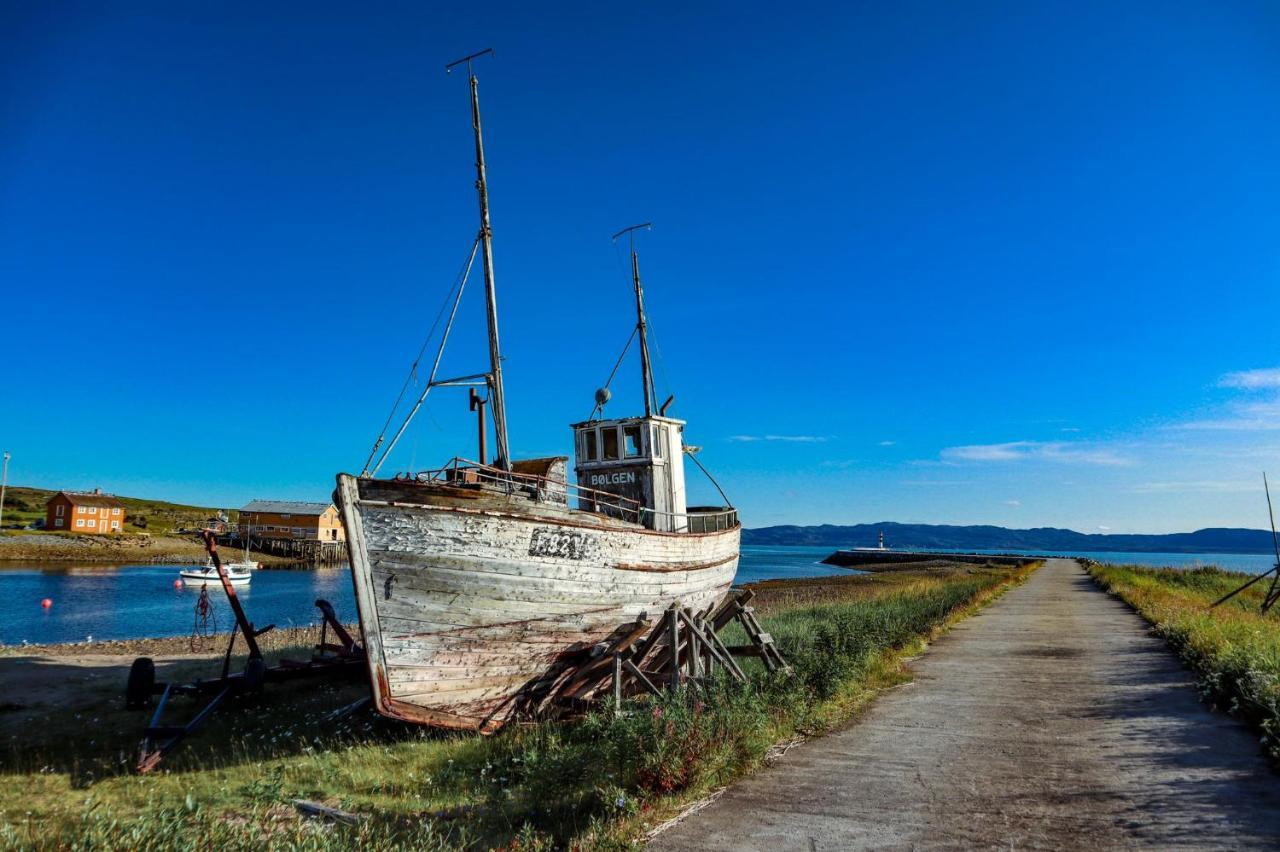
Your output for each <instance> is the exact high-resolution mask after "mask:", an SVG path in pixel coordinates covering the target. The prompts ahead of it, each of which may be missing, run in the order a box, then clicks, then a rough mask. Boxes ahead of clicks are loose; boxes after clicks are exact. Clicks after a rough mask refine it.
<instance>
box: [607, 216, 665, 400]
mask: <svg viewBox="0 0 1280 852" xmlns="http://www.w3.org/2000/svg"><path fill="white" fill-rule="evenodd" d="M641 228H644V229H645V230H646V231H648V230H651V229H652V228H653V223H652V222H642V223H641V224H639V225H632V226H631V227H629V228H623V229H622V230H621V231H619V232H618V233H616V234H614V235H613V241H614V242H615V243H616V242H617V241H618V237H620V236H622V235H623V234H626V235H627V237H628V239H629V240H630V242H631V281H632V284H634V286H635V289H636V330H637V331H638V332H639V333H640V380H641V382H643V384H644V416H645V417H652V416H653V409H654V408H656V407H657V397H656V396H655V395H654V392H653V367H652V366H651V365H650V364H649V333H648V331H647V328H646V324H645V318H644V287H642V286H641V284H640V257H639V255H637V254H636V231H638V230H640V229H641Z"/></svg>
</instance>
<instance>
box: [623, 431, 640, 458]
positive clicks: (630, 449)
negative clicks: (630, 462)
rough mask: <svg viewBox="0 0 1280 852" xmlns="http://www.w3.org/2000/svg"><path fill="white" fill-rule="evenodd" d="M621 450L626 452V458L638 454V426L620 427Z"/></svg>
mask: <svg viewBox="0 0 1280 852" xmlns="http://www.w3.org/2000/svg"><path fill="white" fill-rule="evenodd" d="M622 450H623V452H624V453H626V456H627V458H629V459H633V458H635V457H636V456H639V455H640V427H639V426H623V427H622Z"/></svg>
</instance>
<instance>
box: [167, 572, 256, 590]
mask: <svg viewBox="0 0 1280 852" xmlns="http://www.w3.org/2000/svg"><path fill="white" fill-rule="evenodd" d="M178 576H179V577H181V578H182V582H184V583H186V584H187V585H188V586H208V585H217V584H220V583H221V582H222V581H221V579H219V577H218V572H217V571H216V570H210V571H182V572H180V573H179V574H178ZM250 579H251V577H250V576H249V575H248V574H241V573H232V572H227V580H228V582H230V583H231V585H233V586H247V585H249V580H250Z"/></svg>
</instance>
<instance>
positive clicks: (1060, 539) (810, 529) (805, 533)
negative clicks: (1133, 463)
mask: <svg viewBox="0 0 1280 852" xmlns="http://www.w3.org/2000/svg"><path fill="white" fill-rule="evenodd" d="M881 532H883V533H884V537H885V544H886V545H887V546H888V547H891V548H893V549H895V550H909V549H912V548H941V549H948V550H1069V551H1077V550H1086V551H1118V552H1127V553H1271V552H1272V544H1271V532H1270V531H1269V530H1248V529H1226V528H1217V529H1203V530H1196V531H1195V532H1189V533H1170V534H1168V535H1119V534H1117V535H1111V534H1087V533H1079V532H1076V531H1075V530H1064V529H1058V528H1055V527H1038V528H1036V529H1029V530H1015V529H1006V528H1005V527H994V526H941V525H933V524H896V523H890V522H885V523H878V524H855V525H852V526H839V525H834V524H822V525H820V526H807V527H802V526H776V527H761V528H759V529H746V530H743V531H742V543H743V544H764V545H769V544H772V545H811V546H815V547H817V546H821V547H831V548H833V549H835V548H841V547H875V546H876V544H877V542H878V540H879V535H880V533H881Z"/></svg>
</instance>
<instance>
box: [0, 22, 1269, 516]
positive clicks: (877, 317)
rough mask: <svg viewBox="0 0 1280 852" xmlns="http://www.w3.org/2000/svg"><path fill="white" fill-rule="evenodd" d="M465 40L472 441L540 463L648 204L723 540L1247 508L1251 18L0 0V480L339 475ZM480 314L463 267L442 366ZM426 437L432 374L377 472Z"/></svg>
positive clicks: (462, 112) (621, 301) (656, 267)
mask: <svg viewBox="0 0 1280 852" xmlns="http://www.w3.org/2000/svg"><path fill="white" fill-rule="evenodd" d="M837 6H839V7H840V8H836V7H837ZM487 46H493V47H494V48H495V49H496V50H497V55H496V57H495V58H492V59H486V60H484V61H483V62H482V64H481V65H480V66H479V72H480V75H481V94H482V99H483V105H484V110H485V125H486V138H487V143H488V156H489V161H490V181H491V192H492V204H493V222H494V231H495V255H496V263H495V265H496V272H497V279H498V286H499V290H500V311H501V316H502V325H503V345H504V352H505V354H506V357H507V361H506V378H507V383H508V404H509V406H510V409H511V411H510V421H511V432H512V449H513V452H514V453H516V454H517V455H540V454H546V453H566V452H568V450H569V437H570V434H569V430H568V428H567V424H568V423H570V422H572V421H575V420H579V419H582V418H583V417H584V416H586V414H587V413H588V412H589V411H590V408H591V400H592V393H593V391H594V389H595V388H596V387H597V386H599V385H600V384H601V383H602V382H603V381H604V379H605V377H606V376H607V375H608V373H609V370H610V368H611V367H612V366H613V362H614V359H615V358H616V357H617V354H618V352H619V350H620V349H621V347H622V344H623V343H624V342H625V341H626V338H627V335H628V333H629V331H630V323H631V322H632V317H631V315H630V313H629V310H630V302H629V300H630V293H629V288H628V280H627V272H626V257H625V251H624V249H623V248H621V247H619V246H615V245H613V244H612V243H611V242H610V240H609V237H610V235H611V234H612V233H614V232H615V231H617V230H618V229H620V228H622V227H624V226H626V225H629V224H632V223H634V222H639V221H649V220H651V221H653V222H654V229H653V231H652V232H651V233H648V234H645V235H643V236H642V237H641V250H642V263H643V268H644V272H645V278H646V284H647V295H648V298H649V304H650V308H651V312H652V317H653V324H654V330H655V344H656V347H655V348H656V352H657V360H658V364H657V377H658V386H659V393H660V395H661V396H663V397H665V396H666V394H667V393H675V394H676V404H675V406H674V407H673V413H674V414H676V415H677V416H680V417H683V418H686V419H687V420H688V421H689V427H688V440H689V441H690V442H691V443H696V444H700V445H702V446H703V447H704V448H705V449H704V450H703V453H702V455H701V456H700V458H701V459H702V460H703V461H704V462H705V463H706V464H708V465H709V466H710V467H711V468H712V469H713V471H715V472H716V473H717V475H718V476H719V478H720V480H721V482H722V484H723V485H724V487H725V488H726V490H727V491H728V492H729V494H730V496H731V497H733V498H734V500H735V502H736V503H737V504H738V505H739V507H740V508H741V509H742V512H743V516H744V519H745V521H746V523H747V524H748V525H749V526H762V525H767V524H774V523H820V522H833V523H854V522H864V521H865V522H872V521H879V520H897V521H904V522H935V523H996V524H1002V525H1007V526H1018V527H1028V526H1042V525H1044V526H1050V525H1051V526H1065V527H1071V528H1075V529H1079V530H1083V531H1099V530H1108V529H1109V530H1113V531H1117V532H1119V531H1149V532H1162V531H1170V530H1180V529H1191V528H1197V527H1203V526H1211V525H1224V526H1253V527H1257V526H1261V525H1263V524H1265V519H1266V515H1265V506H1264V503H1263V500H1262V494H1261V490H1260V484H1261V483H1260V472H1261V470H1263V469H1264V468H1268V467H1269V468H1271V469H1272V470H1274V471H1275V472H1276V474H1277V478H1280V370H1278V369H1277V368H1280V352H1277V349H1276V346H1275V339H1276V337H1275V328H1276V319H1277V314H1278V311H1277V308H1278V307H1280V287H1278V286H1277V283H1278V282H1277V272H1278V270H1280V240H1278V239H1277V236H1278V233H1277V231H1278V225H1280V211H1278V209H1277V205H1276V202H1275V199H1276V198H1280V159H1278V158H1277V157H1276V154H1275V152H1276V151H1277V150H1280V144H1278V143H1280V138H1277V137H1278V136H1280V7H1277V6H1275V5H1274V4H1269V3H1256V4H1249V3H1199V4H1187V3H1166V2H1161V3H1138V2H1134V3H1126V4H1114V3H1110V4H1108V3H1070V4H1068V3H1035V4H1022V3H965V4H956V3H941V2H939V3H910V4H902V3H879V4H871V3H860V4H820V5H813V6H807V5H805V4H786V5H785V6H778V5H776V4H753V3H734V4H699V5H696V6H690V4H669V5H668V4H658V5H652V4H650V5H647V6H644V7H635V6H631V7H610V6H607V5H606V6H601V5H600V4H581V5H578V6H568V5H564V6H557V7H545V6H541V5H539V4H511V5H507V4H501V3H496V4H483V8H475V9H466V8H462V7H457V6H456V4H454V5H448V4H408V3H406V4H383V3H379V4H366V5H364V6H361V7H360V8H358V9H357V7H355V6H353V5H351V4H324V3H306V4H303V3H295V4H288V3H281V4H234V3H231V4H199V5H197V4H173V3H83V4H77V3H63V2H38V3H37V2H23V0H19V2H11V3H7V4H4V6H3V8H0V126H2V127H3V128H4V130H3V132H2V133H0V292H2V293H3V299H2V306H0V310H2V312H3V313H2V315H0V316H2V319H3V338H2V339H3V340H4V343H5V345H4V347H3V351H4V353H5V360H6V365H5V366H6V369H5V371H4V375H5V381H4V386H3V391H0V444H3V448H4V449H8V450H9V451H10V452H12V453H13V461H12V464H11V471H10V480H11V481H13V482H17V483H20V484H31V485H40V486H48V487H93V486H101V487H103V488H104V489H108V490H111V491H115V492H117V493H126V494H144V495H152V496H157V497H167V498H171V499H178V500H186V501H192V502H199V503H212V504H222V505H237V504H239V503H240V502H241V501H245V500H248V499H250V498H253V497H267V496H271V497H281V498H288V497H292V498H323V497H324V495H326V494H327V493H328V492H329V491H330V490H331V488H332V477H333V474H334V473H335V472H337V471H339V470H358V468H359V466H360V464H361V463H362V462H363V460H364V457H365V455H366V453H367V451H368V447H369V445H370V444H371V442H372V440H373V438H374V437H375V436H376V433H377V431H378V428H379V427H380V426H381V424H382V421H383V419H384V418H385V417H386V412H387V408H388V406H389V405H390V402H391V400H392V399H393V398H394V396H395V394H396V392H397V391H398V389H399V387H400V383H401V381H402V380H403V378H404V374H405V370H406V368H407V367H408V364H409V363H410V362H411V361H412V359H413V356H414V354H415V353H416V351H417V349H418V346H419V345H420V343H421V340H422V337H423V335H424V334H425V332H426V330H427V328H428V327H429V326H430V324H431V321H432V319H433V318H434V317H435V315H436V312H437V310H438V309H439V307H440V304H441V301H442V300H443V298H444V296H445V294H446V292H447V291H448V289H449V286H450V284H451V283H452V279H453V276H454V275H455V273H456V271H457V269H458V267H459V266H460V264H461V263H462V262H463V261H464V260H465V257H466V254H467V252H468V250H469V248H470V244H471V240H472V238H473V236H474V232H475V228H476V221H475V200H474V191H473V186H472V181H473V173H472V171H471V167H472V153H471V150H470V145H471V139H470V125H469V117H468V114H467V92H466V81H465V78H464V77H462V76H460V75H458V74H454V75H446V74H444V73H443V70H442V66H443V64H444V63H445V62H447V61H448V60H450V59H453V58H456V57H457V56H460V55H463V54H465V53H469V52H471V51H473V50H477V49H480V48H483V47H487ZM482 330H483V315H482V310H481V300H480V289H479V288H478V287H474V288H473V289H472V290H471V291H470V292H469V294H468V299H467V300H466V303H465V305H464V308H463V311H462V314H461V315H460V319H459V326H458V330H457V332H456V333H455V343H456V345H453V346H452V347H451V349H450V351H449V354H448V356H447V358H446V362H445V366H444V370H445V372H452V373H469V372H473V371H478V370H479V369H483V367H484V360H483V335H482ZM637 371H638V368H637V367H636V365H635V364H634V362H628V363H627V364H626V365H624V367H623V370H622V372H621V375H620V378H619V379H617V380H615V385H614V389H615V391H617V396H616V398H615V400H616V401H615V402H614V403H612V404H611V406H610V411H611V413H614V414H619V415H621V414H626V413H630V412H631V411H632V410H633V409H635V408H637V407H638V405H639V394H638V391H637V385H638V382H637V381H636V375H637ZM469 418H470V415H469V414H468V413H467V411H466V401H465V395H464V394H463V393H461V392H453V393H445V392H441V393H438V395H437V394H433V396H432V398H431V400H430V401H429V403H428V410H427V413H426V414H425V415H424V416H422V417H420V418H419V419H418V421H417V422H416V423H415V424H414V426H413V427H412V428H411V430H410V432H409V435H408V437H406V439H405V440H404V442H403V443H402V445H401V448H400V449H398V450H397V454H396V456H395V457H394V458H393V460H392V461H391V462H390V463H389V464H390V466H391V467H394V468H397V469H403V468H407V467H410V466H412V467H418V468H420V467H427V466H434V465H436V464H439V463H442V462H443V461H445V460H447V459H448V458H449V457H451V456H452V455H454V454H456V453H463V454H470V453H471V452H472V438H471V436H472V430H471V421H470V419H469Z"/></svg>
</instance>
